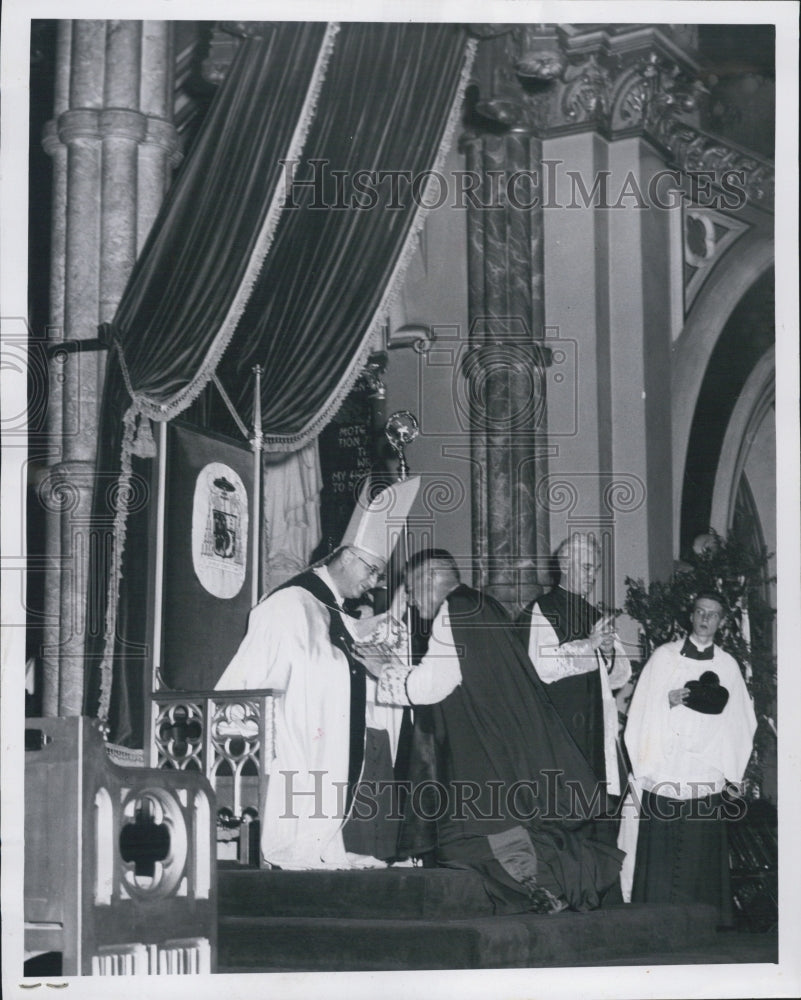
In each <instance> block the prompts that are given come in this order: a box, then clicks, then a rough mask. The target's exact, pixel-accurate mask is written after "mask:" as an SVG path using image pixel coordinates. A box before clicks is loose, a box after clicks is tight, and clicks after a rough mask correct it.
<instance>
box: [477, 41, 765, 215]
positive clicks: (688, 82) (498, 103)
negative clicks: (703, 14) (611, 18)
mask: <svg viewBox="0 0 801 1000" xmlns="http://www.w3.org/2000/svg"><path fill="white" fill-rule="evenodd" d="M682 27H686V26H654V25H639V24H635V25H512V26H505V28H506V30H505V31H504V32H503V33H502V34H497V35H495V36H493V37H487V38H485V39H484V40H482V42H481V43H480V45H479V54H478V59H477V62H476V76H477V82H478V87H479V91H480V93H479V96H478V99H477V101H476V102H475V104H474V106H473V111H474V114H473V122H472V125H473V128H472V130H471V131H470V132H469V133H468V134H467V136H465V138H466V139H470V138H473V137H475V136H477V135H493V134H495V135H497V134H498V133H499V132H501V133H502V132H509V131H517V132H527V133H530V134H532V135H535V136H537V137H539V138H543V139H545V138H553V137H555V136H559V135H568V134H571V133H574V132H582V131H588V130H593V131H596V132H598V133H600V134H601V135H603V136H605V137H606V138H607V139H610V140H615V139H620V138H624V137H627V136H633V135H642V136H645V137H647V138H649V139H651V140H652V141H653V142H654V143H655V144H656V145H657V146H658V147H660V149H661V150H662V151H663V152H664V153H665V154H667V159H668V160H669V161H670V162H671V165H674V166H676V167H678V168H679V169H680V170H682V171H685V172H688V171H705V170H708V171H711V172H712V174H713V175H714V179H713V180H712V183H713V184H714V183H718V184H719V183H720V181H721V178H722V177H723V175H725V174H730V173H731V172H732V171H737V172H741V173H742V175H743V178H742V181H743V182H742V183H741V184H740V183H738V188H739V189H741V190H743V191H744V193H745V195H746V197H747V198H748V200H749V201H751V202H752V203H754V204H756V205H758V206H759V207H761V208H765V209H768V210H772V200H773V191H774V169H773V165H772V164H771V163H769V162H768V161H766V160H763V159H762V158H760V157H759V156H757V155H756V154H753V153H750V152H748V151H746V150H743V149H739V148H738V147H736V146H734V145H733V144H731V143H729V142H725V141H723V140H721V139H720V138H717V137H714V136H711V135H708V134H706V133H704V132H703V131H701V130H700V129H699V128H698V124H697V119H698V111H699V109H700V108H701V107H702V106H703V105H704V102H705V101H706V99H707V97H708V93H707V91H706V90H705V88H704V86H703V84H702V83H701V81H700V78H699V67H698V64H697V63H696V61H695V59H694V57H693V55H692V53H691V52H690V51H688V49H687V48H685V47H683V46H686V45H687V42H688V39H689V40H691V37H692V36H691V33H688V32H687V31H685V32H683V33H682V32H681V31H676V30H674V28H682Z"/></svg>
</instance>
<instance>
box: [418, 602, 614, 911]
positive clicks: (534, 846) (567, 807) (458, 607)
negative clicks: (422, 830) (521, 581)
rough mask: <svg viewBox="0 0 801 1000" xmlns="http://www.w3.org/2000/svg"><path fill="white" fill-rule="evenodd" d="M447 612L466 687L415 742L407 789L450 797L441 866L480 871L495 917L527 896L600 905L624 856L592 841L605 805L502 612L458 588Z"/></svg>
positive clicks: (433, 709) (440, 833)
mask: <svg viewBox="0 0 801 1000" xmlns="http://www.w3.org/2000/svg"><path fill="white" fill-rule="evenodd" d="M447 612H448V617H449V621H450V626H451V630H452V632H453V637H454V641H455V643H456V647H457V651H458V656H459V666H460V668H461V673H462V682H461V684H459V685H458V686H457V687H456V688H455V690H454V691H452V692H451V693H450V694H449V695H448V696H447V697H446V698H445V699H444V700H443V701H441V702H440V703H438V704H436V705H432V706H430V708H429V709H428V710H427V712H426V713H424V714H425V715H426V717H427V721H428V725H429V728H430V730H431V731H430V733H429V734H428V738H427V739H426V738H425V734H422V735H420V734H416V736H418V737H419V738H418V740H417V744H416V746H415V747H414V748H413V759H412V761H411V765H410V772H411V777H412V780H413V781H414V780H417V781H421V780H423V779H429V780H430V778H431V777H432V773H431V772H432V770H433V771H434V772H435V774H434V775H433V776H435V777H436V778H437V779H438V781H439V782H440V783H441V784H443V785H444V787H445V788H446V789H447V797H448V802H447V806H448V808H447V810H446V811H445V814H444V815H443V816H441V817H439V818H438V821H437V825H436V832H437V861H438V863H439V864H444V865H447V866H451V867H470V868H474V869H476V870H477V871H479V872H480V873H481V874H482V875H483V876H484V879H485V883H486V885H487V890H488V892H489V894H490V896H491V897H492V899H493V901H494V903H495V907H496V911H498V912H513V911H515V910H517V911H520V910H526V909H531V908H538V907H539V903H538V904H536V905H534V904H535V897H534V895H533V893H532V890H533V888H534V886H536V887H539V888H542V889H547V890H548V891H549V892H550V893H552V894H553V895H554V896H556V897H561V898H563V899H564V900H565V901H566V902H567V903H568V905H570V906H571V907H573V908H575V909H589V908H592V907H594V906H597V905H598V904H599V902H600V898H601V896H602V895H603V893H604V891H605V890H607V889H608V888H609V887H610V886H611V885H613V884H614V883H616V882H617V877H618V873H619V870H620V863H621V860H622V857H623V855H622V852H620V851H618V850H617V848H615V847H613V846H611V845H609V844H605V843H603V842H601V841H600V840H598V839H597V837H596V834H597V829H596V824H595V822H594V821H593V819H592V816H595V815H598V814H600V813H602V812H603V810H604V808H605V801H604V799H603V797H602V795H601V794H600V791H601V790H600V789H599V788H598V783H597V781H596V778H595V775H594V774H593V771H592V769H591V768H590V766H589V765H588V763H587V761H586V759H585V758H584V756H583V755H582V753H581V751H580V750H579V749H578V747H577V746H576V744H575V742H574V740H573V739H572V738H571V736H570V734H569V733H568V731H567V730H566V728H565V726H564V724H563V722H562V720H561V718H560V717H559V714H558V713H557V711H556V710H555V708H554V706H553V705H552V704H551V701H550V699H549V697H548V694H547V691H546V689H545V685H544V684H543V682H542V681H541V680H540V678H539V677H538V675H537V673H536V671H535V669H534V667H533V665H532V663H531V661H530V660H529V657H528V653H527V651H526V647H525V645H524V644H523V642H522V640H521V637H520V632H519V630H517V629H515V627H514V626H513V625H512V624H511V622H510V621H509V619H508V617H507V614H506V612H505V610H504V609H503V607H502V606H501V605H500V604H499V603H498V602H497V601H495V600H494V599H493V598H491V597H489V596H488V595H486V594H481V593H479V592H478V591H476V590H472V589H471V588H469V587H466V586H464V585H461V586H459V587H458V588H457V589H456V590H454V591H453V592H452V593H451V594H450V595H449V596H448V598H447ZM596 792H597V794H596ZM468 798H469V800H470V801H469V803H466V801H465V800H466V799H468ZM417 804H418V806H419V805H420V802H419V801H418V803H417ZM431 806H432V803H431V802H429V804H428V805H425V809H426V811H427V812H428V811H429V809H430V808H431ZM433 806H434V807H436V803H433ZM440 811H442V810H440Z"/></svg>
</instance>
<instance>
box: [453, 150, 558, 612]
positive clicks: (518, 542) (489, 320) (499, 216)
mask: <svg viewBox="0 0 801 1000" xmlns="http://www.w3.org/2000/svg"><path fill="white" fill-rule="evenodd" d="M465 152H466V157H467V168H468V172H470V173H472V174H474V175H475V176H476V177H477V178H480V182H479V185H478V187H477V192H478V197H477V198H476V199H475V201H474V202H472V203H468V308H469V317H470V352H469V354H468V356H467V359H466V363H465V375H466V377H467V378H468V383H469V393H470V402H471V433H472V436H471V442H472V443H471V460H472V470H473V472H472V476H473V481H472V494H473V517H472V535H473V562H474V582H475V584H476V586H479V587H481V588H482V589H486V590H488V591H489V592H490V593H491V594H493V596H495V597H496V598H498V599H499V600H500V601H502V602H503V603H504V604H506V605H507V606H508V607H510V608H511V609H513V610H515V609H517V608H519V607H520V606H521V605H522V604H524V603H526V602H527V601H528V600H530V599H531V598H532V597H534V596H536V594H537V593H538V583H539V579H538V577H539V576H540V575H541V570H543V569H544V568H545V561H546V560H547V557H548V553H549V535H548V522H547V517H546V516H544V514H543V512H541V511H539V510H538V508H537V505H536V499H535V487H536V483H537V480H538V477H539V476H541V475H544V472H545V468H546V462H547V453H546V450H545V448H546V431H547V427H546V419H545V414H546V409H545V379H544V364H545V359H546V352H545V350H544V348H543V345H542V339H543V335H544V310H543V295H542V287H543V283H542V269H543V261H542V224H543V223H542V207H541V198H537V190H538V184H539V181H538V175H539V163H540V159H541V143H540V142H539V140H537V139H535V138H534V137H533V136H532V135H531V134H530V133H528V132H525V131H523V130H519V131H518V130H511V131H510V132H508V133H507V134H506V135H503V136H490V135H479V136H476V137H473V138H471V139H468V140H466V141H465ZM516 174H518V175H519V177H520V178H521V180H522V183H521V184H520V185H519V186H517V185H514V186H512V185H510V178H512V177H513V176H514V175H516Z"/></svg>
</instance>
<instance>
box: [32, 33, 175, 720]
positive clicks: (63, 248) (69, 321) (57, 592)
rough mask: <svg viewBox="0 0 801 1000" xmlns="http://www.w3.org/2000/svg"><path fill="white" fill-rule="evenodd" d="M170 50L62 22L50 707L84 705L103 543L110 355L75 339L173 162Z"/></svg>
mask: <svg viewBox="0 0 801 1000" xmlns="http://www.w3.org/2000/svg"><path fill="white" fill-rule="evenodd" d="M171 59H172V46H171V33H170V30H169V27H168V26H167V25H166V24H165V25H156V26H153V25H150V24H148V25H147V26H145V27H143V22H139V21H62V22H61V24H60V26H59V39H58V47H57V65H56V92H55V104H54V118H53V120H52V121H51V122H49V123H48V125H47V127H46V129H45V136H44V143H45V149H46V150H47V152H48V153H50V154H51V155H52V156H53V161H54V200H53V246H52V263H51V326H52V328H53V329H52V336H53V339H54V340H59V341H63V342H64V347H63V349H56V350H54V351H53V353H52V358H51V363H50V365H51V381H50V385H51V392H50V406H49V430H50V435H51V440H52V441H53V460H54V464H53V465H52V467H51V469H50V474H49V476H48V477H47V479H46V481H45V488H44V490H43V494H42V500H43V503H45V504H46V505H47V508H48V512H49V513H48V519H49V520H48V540H47V553H48V556H49V557H50V560H49V564H48V575H47V579H46V583H45V594H46V599H45V600H46V607H45V610H46V615H47V620H48V625H47V632H46V637H45V654H44V655H45V669H44V678H45V681H44V697H43V704H44V712H45V714H46V715H54V714H58V715H77V714H80V713H81V712H82V710H83V697H84V672H85V664H84V652H85V639H86V607H87V590H86V588H87V577H88V564H89V558H90V549H91V547H92V545H93V544H95V543H96V541H97V540H95V543H93V541H92V539H91V538H90V516H91V509H92V501H93V496H94V490H95V488H97V486H98V484H96V482H95V458H96V444H97V437H98V433H99V428H98V414H99V408H100V401H101V397H102V387H103V376H104V372H105V357H104V354H103V353H102V352H100V351H97V350H83V351H76V350H74V349H73V347H74V342H76V341H93V340H94V339H95V338H96V337H97V327H98V324H99V323H102V322H105V321H108V320H110V319H112V317H113V315H114V312H115V310H116V308H117V305H118V303H119V300H120V297H121V295H122V292H123V290H124V288H125V283H126V282H127V280H128V277H129V275H130V273H131V269H132V267H133V264H134V261H135V259H136V254H137V252H138V250H139V249H140V248H141V245H142V243H143V242H144V239H145V237H146V236H147V231H148V230H149V227H150V225H152V222H153V219H154V218H155V214H156V211H157V209H158V205H159V204H160V202H161V199H162V198H163V195H164V192H165V190H166V185H167V181H168V178H169V165H170V164H172V165H174V163H175V162H176V154H177V136H176V133H175V130H174V128H173V127H172V125H171V123H170V120H169V119H170V106H171V93H170V91H171V86H172V75H171V71H170V68H169V67H170V64H171ZM143 77H146V80H144V81H143ZM143 149H144V150H145V152H144V153H143V152H142V150H143ZM140 157H141V159H142V161H143V163H144V169H142V170H141V171H140V169H139V164H140ZM108 485H109V484H99V487H100V488H106V487H108ZM99 555H100V557H101V558H102V545H101V546H100V550H99Z"/></svg>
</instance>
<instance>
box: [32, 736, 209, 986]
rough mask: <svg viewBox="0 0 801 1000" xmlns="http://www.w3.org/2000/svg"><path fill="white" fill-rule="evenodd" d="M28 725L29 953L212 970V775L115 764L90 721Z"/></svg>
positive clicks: (153, 969) (90, 965)
mask: <svg viewBox="0 0 801 1000" xmlns="http://www.w3.org/2000/svg"><path fill="white" fill-rule="evenodd" d="M25 728H26V733H25V737H26V738H25V747H26V749H25V885H24V896H25V904H24V907H25V910H24V912H25V951H26V955H27V957H28V958H32V957H34V956H37V955H43V954H47V953H51V952H55V953H60V955H61V972H62V974H63V975H65V976H70V975H135V974H141V973H144V974H155V973H161V972H173V973H184V974H188V973H206V972H212V971H214V966H215V957H214V956H215V948H216V933H217V932H216V926H217V918H216V905H217V904H216V892H217V872H216V864H215V859H214V841H215V836H214V825H215V822H214V818H215V813H216V807H215V801H214V793H213V791H212V789H211V787H210V785H209V782H208V781H207V780H206V778H205V777H204V776H203V775H202V774H200V773H191V771H186V770H185V771H183V772H179V773H176V772H173V773H170V774H165V773H164V771H162V770H157V769H153V768H145V767H120V766H118V765H117V764H114V763H112V762H111V761H110V760H109V756H108V753H107V750H106V745H105V743H104V741H103V737H102V735H101V734H100V732H99V730H98V729H97V728H96V726H95V725H94V724H93V723H92V721H91V720H89V719H86V718H82V717H74V718H48V719H27V720H26V727H25ZM179 929H180V930H179ZM176 931H178V932H179V934H180V936H176Z"/></svg>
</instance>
